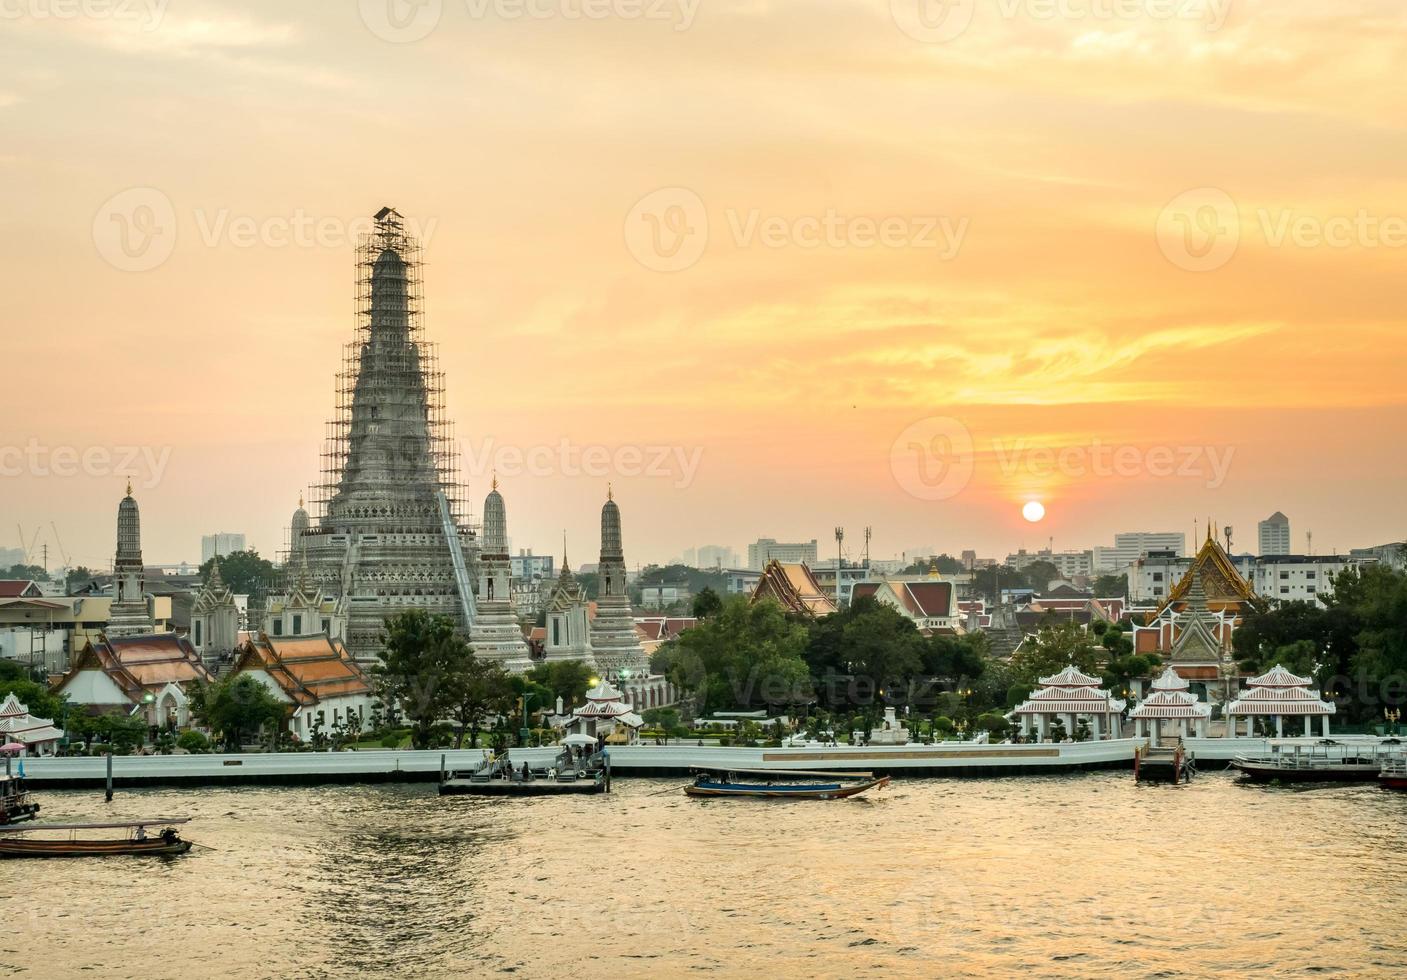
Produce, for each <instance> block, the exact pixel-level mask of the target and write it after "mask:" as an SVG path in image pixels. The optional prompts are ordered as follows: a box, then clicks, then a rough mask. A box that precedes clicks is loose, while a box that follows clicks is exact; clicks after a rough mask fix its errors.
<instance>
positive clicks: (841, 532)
mask: <svg viewBox="0 0 1407 980" xmlns="http://www.w3.org/2000/svg"><path fill="white" fill-rule="evenodd" d="M844 543H845V528H843V527H841V526H840V525H839V524H837V525H836V528H835V607H836V608H837V609H839V608H840V566H841V565H842V564H843V563H844V558H843V557H842V556H843V554H844V553H843V552H842V550H841V546H842V545H843V544H844Z"/></svg>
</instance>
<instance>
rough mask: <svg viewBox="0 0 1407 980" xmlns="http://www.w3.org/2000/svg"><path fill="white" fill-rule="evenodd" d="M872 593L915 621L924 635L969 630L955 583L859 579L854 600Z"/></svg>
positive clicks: (852, 594) (880, 600)
mask: <svg viewBox="0 0 1407 980" xmlns="http://www.w3.org/2000/svg"><path fill="white" fill-rule="evenodd" d="M866 596H872V597H874V599H875V600H876V601H877V602H882V603H884V604H885V605H886V606H889V607H891V608H893V609H897V610H898V611H899V612H900V613H901V614H903V615H904V616H905V617H907V618H908V619H911V620H913V623H914V625H915V626H917V627H918V631H919V632H920V633H922V634H923V635H924V636H933V635H934V634H950V635H951V634H957V633H962V632H965V631H966V630H965V627H964V626H963V622H962V613H961V611H960V610H959V609H958V604H957V590H956V589H955V588H954V587H953V583H952V582H943V581H939V580H937V579H936V578H935V579H932V580H917V581H908V580H904V579H880V580H879V581H878V582H857V583H856V584H855V587H854V589H853V591H852V592H851V597H850V601H851V602H852V603H853V602H855V601H856V600H859V599H863V598H865V597H866Z"/></svg>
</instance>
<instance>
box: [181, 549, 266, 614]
mask: <svg viewBox="0 0 1407 980" xmlns="http://www.w3.org/2000/svg"><path fill="white" fill-rule="evenodd" d="M214 564H215V559H214V558H212V559H210V560H209V561H207V562H205V563H204V564H203V565H201V566H200V580H201V581H202V582H209V581H210V571H211V568H212V567H213V566H214ZM277 576H278V569H276V568H275V567H274V563H273V562H271V561H269V560H268V559H267V558H260V557H259V552H257V551H255V550H254V549H253V548H250V549H249V550H248V551H232V552H230V553H229V554H228V555H222V556H221V557H220V578H221V579H223V580H224V583H225V584H226V585H228V586H229V587H230V591H231V592H234V593H236V594H238V595H248V596H250V597H251V598H253V597H256V596H257V597H258V599H259V601H260V603H262V600H263V597H264V595H265V594H266V593H267V592H268V590H269V587H270V586H271V585H272V584H273V583H274V581H275V579H276V578H277Z"/></svg>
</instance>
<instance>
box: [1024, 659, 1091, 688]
mask: <svg viewBox="0 0 1407 980" xmlns="http://www.w3.org/2000/svg"><path fill="white" fill-rule="evenodd" d="M1037 682H1038V683H1039V684H1040V685H1041V686H1043V687H1098V686H1099V684H1100V679H1099V678H1098V677H1091V676H1089V675H1088V674H1086V673H1085V672H1084V671H1082V670H1080V669H1079V668H1078V667H1076V666H1075V665H1074V664H1070V665H1069V666H1068V667H1066V668H1065V669H1064V670H1062V671H1061V672H1060V673H1058V674H1051V675H1050V676H1049V677H1041V678H1038V679H1037Z"/></svg>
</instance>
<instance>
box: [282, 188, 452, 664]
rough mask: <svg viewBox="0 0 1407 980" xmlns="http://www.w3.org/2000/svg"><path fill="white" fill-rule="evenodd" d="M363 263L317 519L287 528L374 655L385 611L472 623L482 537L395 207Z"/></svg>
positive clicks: (367, 656)
mask: <svg viewBox="0 0 1407 980" xmlns="http://www.w3.org/2000/svg"><path fill="white" fill-rule="evenodd" d="M357 271H358V276H357V321H358V322H357V328H356V336H355V337H354V339H353V340H352V341H351V342H350V343H348V344H347V346H346V353H345V356H344V359H343V367H342V370H341V372H340V373H339V374H338V391H337V412H336V415H335V417H334V419H333V420H332V422H331V423H330V424H329V426H328V441H327V447H326V450H325V452H324V454H323V481H322V485H321V486H320V487H319V488H318V499H317V501H316V507H315V510H316V511H317V519H316V522H315V523H314V522H311V521H310V526H309V528H308V530H307V531H306V532H304V533H302V534H301V535H298V536H297V537H296V539H295V537H294V535H293V534H292V530H293V529H290V544H291V546H296V547H297V548H299V549H301V551H302V552H303V554H304V555H306V558H307V562H308V568H309V570H310V576H311V582H312V584H313V586H314V587H315V588H316V590H317V591H319V592H320V593H321V594H323V595H325V596H337V597H340V598H342V599H345V601H346V607H345V610H346V617H347V625H346V631H345V640H346V645H347V649H348V650H349V651H350V652H351V654H352V656H353V657H355V658H356V659H357V660H359V661H362V662H367V661H371V660H374V659H375V658H376V654H377V652H378V651H379V650H380V649H381V642H382V636H383V633H384V624H385V620H386V618H387V617H389V616H393V615H395V614H397V613H400V612H404V611H406V610H409V609H421V610H424V611H425V612H427V613H430V614H432V615H443V616H448V617H450V618H451V619H453V620H454V621H455V622H456V623H457V624H458V626H459V627H460V629H461V630H462V631H463V633H464V635H465V636H466V637H467V636H468V635H469V633H470V631H471V628H472V626H473V621H474V610H475V604H474V595H473V579H472V578H471V569H472V568H473V566H474V563H475V557H476V552H477V538H476V535H475V533H474V530H473V528H471V527H470V526H469V524H468V522H467V519H466V516H465V514H466V508H465V505H464V501H463V500H462V494H461V491H460V484H459V478H458V473H457V468H458V457H457V455H456V452H455V450H454V443H453V433H452V431H451V427H450V424H449V422H448V420H447V419H446V418H445V412H444V375H443V374H442V373H441V372H440V370H439V368H438V362H437V359H436V352H435V347H434V345H433V344H430V343H429V342H427V341H426V340H425V339H424V337H423V326H422V323H421V301H422V296H421V281H420V245H419V242H418V241H417V240H416V239H415V238H414V237H412V236H411V235H409V234H407V233H406V231H405V228H404V225H403V223H402V219H401V215H400V214H399V213H397V212H396V211H394V210H393V209H391V208H383V209H382V210H381V211H379V212H377V214H376V216H375V225H374V228H373V230H372V232H371V233H370V234H369V235H366V236H363V238H362V240H361V241H360V243H359V244H358V248H357ZM300 509H301V508H300ZM295 516H296V515H295ZM303 614H304V613H301V612H300V613H299V615H303ZM290 625H291V624H290ZM304 630H308V626H307V625H306V624H305V625H304ZM294 632H300V631H298V630H295V631H294Z"/></svg>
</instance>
